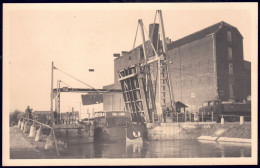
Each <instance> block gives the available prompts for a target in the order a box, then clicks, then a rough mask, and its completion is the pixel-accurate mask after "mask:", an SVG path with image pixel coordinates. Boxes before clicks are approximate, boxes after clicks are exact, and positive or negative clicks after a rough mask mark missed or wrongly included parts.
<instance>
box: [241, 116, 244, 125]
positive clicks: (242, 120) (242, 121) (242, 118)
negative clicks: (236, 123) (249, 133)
mask: <svg viewBox="0 0 260 168" xmlns="http://www.w3.org/2000/svg"><path fill="white" fill-rule="evenodd" d="M243 124H244V116H240V125H243Z"/></svg>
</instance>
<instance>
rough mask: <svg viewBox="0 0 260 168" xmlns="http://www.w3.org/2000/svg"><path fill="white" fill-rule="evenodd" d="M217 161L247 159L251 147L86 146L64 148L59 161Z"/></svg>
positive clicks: (172, 143)
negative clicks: (223, 158)
mask: <svg viewBox="0 0 260 168" xmlns="http://www.w3.org/2000/svg"><path fill="white" fill-rule="evenodd" d="M213 157H214V158H218V157H251V144H243V143H216V142H209V141H198V140H169V141H151V142H149V143H147V144H142V145H138V144H125V143H114V144H113V143H111V144H105V143H95V144H94V143H89V144H80V145H68V147H67V149H66V150H65V151H63V152H62V156H61V158H67V159H68V158H213Z"/></svg>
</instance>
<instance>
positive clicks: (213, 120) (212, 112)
mask: <svg viewBox="0 0 260 168" xmlns="http://www.w3.org/2000/svg"><path fill="white" fill-rule="evenodd" d="M213 121H214V117H213V111H212V122H213Z"/></svg>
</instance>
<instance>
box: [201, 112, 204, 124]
mask: <svg viewBox="0 0 260 168" xmlns="http://www.w3.org/2000/svg"><path fill="white" fill-rule="evenodd" d="M203 114H204V112H202V119H201V121H202V122H203Z"/></svg>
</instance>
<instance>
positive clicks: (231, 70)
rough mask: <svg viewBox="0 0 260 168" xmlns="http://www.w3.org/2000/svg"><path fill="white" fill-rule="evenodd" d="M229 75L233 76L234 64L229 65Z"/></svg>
mask: <svg viewBox="0 0 260 168" xmlns="http://www.w3.org/2000/svg"><path fill="white" fill-rule="evenodd" d="M229 74H230V75H232V74H233V64H232V63H230V64H229Z"/></svg>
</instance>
